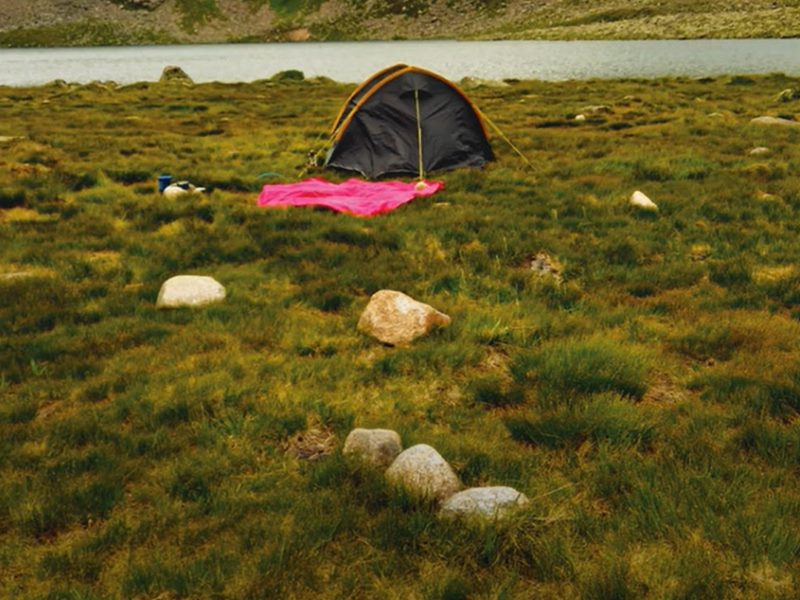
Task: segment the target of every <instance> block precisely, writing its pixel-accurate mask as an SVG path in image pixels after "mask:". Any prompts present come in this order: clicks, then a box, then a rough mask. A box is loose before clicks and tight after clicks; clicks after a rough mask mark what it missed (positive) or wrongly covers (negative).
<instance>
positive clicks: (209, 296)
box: [156, 275, 225, 308]
mask: <svg viewBox="0 0 800 600" xmlns="http://www.w3.org/2000/svg"><path fill="white" fill-rule="evenodd" d="M224 299H225V288H224V287H223V285H222V284H221V283H220V282H219V281H217V280H216V279H214V278H213V277H206V276H204V275H176V276H175V277H171V278H169V279H167V280H166V281H165V282H164V283H163V284H162V285H161V290H160V291H159V292H158V300H156V306H157V307H158V308H176V307H179V306H190V307H197V306H204V305H206V304H211V303H213V302H220V301H222V300H224Z"/></svg>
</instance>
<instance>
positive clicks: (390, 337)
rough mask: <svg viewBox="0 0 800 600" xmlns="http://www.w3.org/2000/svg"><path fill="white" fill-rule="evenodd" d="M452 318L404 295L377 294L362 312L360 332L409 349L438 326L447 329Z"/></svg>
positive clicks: (387, 291) (392, 293) (380, 292)
mask: <svg viewBox="0 0 800 600" xmlns="http://www.w3.org/2000/svg"><path fill="white" fill-rule="evenodd" d="M449 324H450V317H448V316H447V315H446V314H444V313H441V312H439V311H438V310H436V309H435V308H433V307H432V306H430V305H428V304H424V303H422V302H418V301H416V300H414V299H413V298H411V297H410V296H406V295H405V294H403V293H402V292H395V291H393V290H381V291H379V292H375V293H374V294H373V295H372V298H370V300H369V304H367V307H366V308H365V309H364V312H363V313H361V318H359V320H358V329H359V331H363V332H364V333H367V334H369V335H371V336H372V337H374V338H376V339H378V340H380V341H381V342H383V343H384V344H390V345H392V346H406V345H408V344H410V343H411V342H412V341H414V340H415V339H417V338H418V337H420V336H422V335H425V334H427V333H428V332H430V331H431V329H433V328H434V327H446V326H447V325H449Z"/></svg>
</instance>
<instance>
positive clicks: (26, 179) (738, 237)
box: [0, 75, 800, 599]
mask: <svg viewBox="0 0 800 600" xmlns="http://www.w3.org/2000/svg"><path fill="white" fill-rule="evenodd" d="M799 85H800V81H797V80H790V79H787V78H785V77H783V76H777V75H776V76H772V77H765V78H756V79H748V78H742V77H737V78H733V79H728V78H720V79H716V80H702V81H692V80H659V81H619V82H609V81H588V82H572V83H556V84H554V83H539V82H515V83H512V85H511V86H510V87H508V88H505V89H501V90H497V89H481V90H479V91H476V92H475V93H474V94H473V97H474V99H475V101H476V102H477V103H478V104H479V105H480V106H481V107H482V109H483V110H484V111H485V112H486V113H487V114H489V115H490V116H491V117H492V118H493V120H494V121H495V122H496V123H497V124H498V125H499V126H500V127H501V128H502V129H503V130H505V131H506V132H507V133H508V134H509V135H510V136H511V137H512V138H513V139H514V140H515V141H516V143H517V144H518V145H519V146H520V147H521V148H522V149H523V151H524V152H525V153H526V154H527V155H528V156H530V157H531V159H532V160H533V162H534V163H535V165H536V169H535V171H529V170H527V169H525V168H524V165H523V164H522V163H521V162H520V161H519V159H518V158H517V157H516V156H515V155H514V154H513V153H512V152H511V151H509V149H508V148H507V147H506V146H505V145H504V144H503V142H502V141H501V140H499V139H496V138H495V139H494V140H493V146H494V148H495V150H496V152H497V154H498V160H497V161H496V162H495V163H493V164H491V165H490V166H489V167H488V168H486V169H484V170H461V171H457V172H452V173H447V174H443V175H441V179H442V180H444V181H445V183H446V188H445V190H444V191H443V192H442V193H440V194H439V195H437V196H435V197H433V198H430V199H420V200H417V201H415V202H412V203H411V204H409V205H407V206H405V207H403V208H401V209H400V210H398V211H396V212H394V213H392V214H390V215H386V216H382V217H378V218H374V219H369V220H360V219H356V218H353V217H349V216H344V215H337V214H333V213H330V212H326V211H316V210H305V209H296V210H285V211H282V210H265V209H259V208H257V207H256V206H255V198H256V195H257V193H258V191H259V189H260V185H261V184H262V183H264V182H265V181H291V180H293V178H295V177H296V176H297V175H299V174H300V171H301V169H302V168H303V164H304V162H305V158H306V155H307V152H308V151H309V149H312V148H313V147H315V144H317V143H318V142H319V140H320V138H321V137H324V133H325V132H326V131H327V128H328V127H329V125H330V122H331V120H332V119H333V117H334V115H335V114H336V111H337V109H338V107H339V104H340V102H341V101H342V100H343V99H344V97H345V96H346V95H347V93H348V92H349V91H350V88H349V87H347V86H342V85H337V84H333V83H326V82H321V81H320V82H296V83H283V84H275V83H270V82H258V83H253V84H247V85H220V84H213V85H212V84H209V85H200V86H195V87H183V86H180V85H158V84H152V85H147V84H142V85H134V86H129V87H126V88H121V89H115V88H113V87H104V86H99V85H92V86H88V87H72V88H64V87H58V86H52V87H44V88H36V89H18V88H14V89H9V88H4V89H0V111H2V113H3V114H4V115H5V116H6V118H5V119H4V120H3V124H2V130H0V136H4V137H2V138H0V147H1V148H2V153H0V207H1V208H2V210H0V480H2V482H3V485H2V486H0V572H2V573H3V577H0V595H2V596H3V597H8V598H53V599H55V598H81V599H90V598H92V599H93V598H375V597H387V598H426V599H427V598H431V599H444V598H447V599H455V598H498V599H499V598H531V597H537V598H587V599H598V598H606V599H612V598H614V599H618V598H639V597H652V598H687V597H696V598H732V597H735V598H753V599H756V598H758V599H763V598H786V597H790V596H791V595H792V594H793V593H794V592H793V591H792V590H796V589H797V583H798V567H800V533H798V532H800V486H798V482H797V477H796V471H797V465H798V461H799V460H800V429H798V427H797V413H798V409H800V323H798V317H800V271H798V267H797V265H798V263H799V262H800V243H799V242H798V235H797V233H798V218H799V217H800V182H799V181H798V179H797V177H796V176H795V174H796V173H797V171H798V169H799V168H800V144H798V142H800V132H798V131H797V130H790V129H782V128H759V127H757V126H754V125H750V124H749V120H750V119H751V118H752V117H755V116H758V115H761V114H776V115H777V114H784V115H786V116H795V117H800V102H798V101H792V102H787V103H781V102H778V101H777V100H776V96H777V94H778V93H779V92H780V91H781V90H782V89H784V88H787V87H795V88H796V87H798V86H799ZM586 105H606V106H608V107H609V108H608V110H607V111H603V110H600V111H597V112H595V113H591V112H588V111H585V110H584V107H585V106H586ZM581 112H582V113H584V114H586V116H587V119H586V121H584V122H578V121H575V119H574V118H573V117H574V116H575V115H576V114H578V113H581ZM10 136H21V137H18V138H13V139H12V138H11V137H10ZM756 146H764V147H767V148H769V153H768V154H766V155H759V156H751V155H749V154H748V153H749V150H750V149H751V148H753V147H756ZM165 172H168V173H171V174H173V175H174V176H176V177H179V178H188V179H191V180H192V181H194V182H195V183H197V184H202V185H206V186H209V187H210V188H211V189H212V191H211V192H210V193H208V194H207V195H205V196H202V197H198V198H192V199H190V198H184V199H177V200H172V201H170V200H166V199H165V198H163V197H160V196H159V195H157V194H156V193H155V192H154V187H155V180H156V177H157V176H158V175H159V174H161V173H165ZM268 173H279V174H280V175H279V176H277V177H276V176H274V175H269V174H268ZM326 176H328V177H333V175H331V174H326ZM635 189H641V190H642V191H644V192H645V193H647V194H648V195H649V196H650V197H651V198H652V199H653V200H654V201H655V202H656V203H658V204H659V206H660V211H659V212H658V214H656V215H643V214H639V213H637V212H635V211H634V210H632V209H631V208H629V207H628V206H627V198H628V197H629V195H630V194H631V192H633V191H634V190H635ZM540 251H545V252H547V253H548V254H549V255H550V256H551V257H553V259H555V260H558V261H559V262H560V263H561V264H562V266H563V275H564V282H563V283H556V282H554V281H551V280H541V279H539V278H538V277H537V275H535V274H534V273H532V272H531V270H530V268H529V261H530V259H531V257H532V256H533V255H534V254H536V253H537V252H540ZM180 273H194V274H203V275H211V276H213V277H215V278H217V279H218V280H219V281H220V282H222V283H223V284H224V285H225V286H226V287H227V290H228V298H227V299H226V300H225V302H224V303H221V304H218V305H214V306H211V307H207V308H204V309H197V310H186V309H180V310H169V311H163V310H156V308H155V306H154V302H155V299H156V296H157V293H158V290H159V287H160V285H161V283H162V282H163V281H164V280H165V279H167V278H168V277H171V276H173V275H176V274H180ZM381 288H390V289H398V290H402V291H405V292H406V293H409V294H411V295H413V296H415V297H416V298H418V299H420V300H423V301H425V302H429V303H431V304H432V305H434V306H435V307H437V308H439V309H441V310H443V311H444V312H446V313H448V314H449V315H450V316H451V317H452V319H453V323H452V325H451V326H450V327H449V328H448V329H445V330H442V331H440V332H438V333H436V334H434V335H432V336H430V337H427V338H425V339H423V340H420V341H418V342H417V343H415V344H413V345H412V346H411V347H409V348H404V349H403V348H389V347H384V346H381V345H380V344H378V343H376V342H375V341H373V340H371V339H369V338H367V337H365V336H363V335H361V334H359V333H358V332H357V331H356V328H355V325H356V322H357V319H358V316H359V314H360V312H361V311H362V310H363V308H364V306H365V305H366V302H367V300H368V298H369V295H370V294H371V293H373V292H374V291H376V290H378V289H381ZM354 426H364V427H383V428H392V429H396V430H397V431H398V432H400V434H401V436H402V438H403V442H404V444H405V445H406V446H410V445H412V444H415V443H427V444H431V445H433V446H434V447H436V448H437V449H438V450H439V451H440V452H441V453H442V454H443V455H444V457H445V458H446V459H447V460H448V461H450V463H451V464H452V465H453V466H454V468H455V469H456V470H457V472H458V474H459V476H460V477H461V479H462V480H463V481H464V483H465V484H467V485H482V484H494V485H512V486H514V487H516V488H517V489H519V490H520V491H523V492H524V493H525V494H527V495H528V496H529V497H530V498H531V499H532V502H531V505H530V506H529V508H528V509H527V510H526V511H524V512H523V513H521V514H520V515H519V516H518V517H517V518H515V519H513V520H512V521H511V522H508V523H505V524H503V523H500V524H496V525H490V526H487V527H485V528H483V529H481V528H470V527H464V526H460V525H454V524H448V523H444V522H441V521H440V520H438V519H437V517H436V508H435V507H434V506H432V505H429V504H425V503H416V502H414V501H411V500H409V499H407V498H404V497H401V496H399V495H398V494H397V493H395V492H393V491H392V490H390V489H388V488H387V487H386V485H385V484H384V482H383V480H382V478H381V477H380V475H379V474H374V473H371V472H369V471H365V470H363V469H361V468H359V467H358V466H357V465H354V464H351V463H349V462H348V461H346V460H344V458H343V457H342V455H341V445H342V442H343V440H344V437H345V436H346V435H347V433H348V432H349V431H350V429H351V428H353V427H354ZM298 434H301V436H299V435H298ZM330 435H334V436H335V440H336V442H335V444H334V445H333V447H332V452H331V453H330V454H329V455H327V456H325V457H323V458H321V459H319V460H316V461H309V460H304V459H303V458H302V455H303V453H302V452H297V450H298V448H301V449H302V444H303V443H304V442H303V441H301V437H302V439H312V440H313V439H314V438H315V437H328V436H330ZM298 456H300V458H298Z"/></svg>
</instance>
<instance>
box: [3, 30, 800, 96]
mask: <svg viewBox="0 0 800 600" xmlns="http://www.w3.org/2000/svg"><path fill="white" fill-rule="evenodd" d="M398 62H404V63H408V64H414V65H419V66H422V67H426V68H428V69H431V70H434V71H437V72H439V73H441V74H442V75H444V76H446V77H449V78H451V79H460V78H461V77H464V76H467V75H470V76H473V77H479V78H486V79H504V78H519V79H542V80H548V81H559V80H566V79H591V78H606V79H607V78H622V77H647V78H650V77H664V76H678V75H684V76H691V77H699V76H713V75H723V74H745V73H751V74H758V73H774V72H782V73H786V74H788V75H800V39H789V40H670V41H575V42H541V41H535V42H527V41H507V42H455V41H421V42H324V43H323V42H320V43H305V44H218V45H195V46H137V47H109V48H104V47H103V48H36V49H6V50H0V85H12V86H23V85H39V84H43V83H47V82H49V81H52V80H54V79H64V80H67V81H71V82H78V83H88V82H90V81H95V80H100V81H106V80H113V81H117V82H119V83H132V82H136V81H155V80H157V79H158V78H159V77H160V75H161V71H162V69H163V68H164V67H165V66H166V65H178V66H180V67H182V68H183V69H184V71H186V72H187V73H188V74H189V76H190V77H191V78H192V79H194V80H195V81H196V82H207V81H224V82H243V81H254V80H257V79H265V78H268V77H270V76H272V75H274V74H275V73H276V72H278V71H282V70H285V69H300V70H302V71H303V72H304V73H305V74H306V76H307V77H314V76H318V75H324V76H326V77H331V78H332V79H336V80H338V81H346V82H358V81H362V80H363V79H365V78H366V77H368V76H369V75H371V74H372V73H374V72H375V71H378V70H379V69H382V68H384V67H386V66H387V65H390V64H394V63H398Z"/></svg>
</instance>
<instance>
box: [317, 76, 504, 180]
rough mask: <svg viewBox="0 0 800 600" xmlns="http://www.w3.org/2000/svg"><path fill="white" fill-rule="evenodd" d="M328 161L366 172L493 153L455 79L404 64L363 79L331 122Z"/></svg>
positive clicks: (475, 161) (466, 160) (466, 161)
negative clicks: (332, 122) (451, 80)
mask: <svg viewBox="0 0 800 600" xmlns="http://www.w3.org/2000/svg"><path fill="white" fill-rule="evenodd" d="M332 137H333V147H332V148H331V149H330V151H329V152H328V156H327V158H326V160H325V166H326V167H333V168H337V169H344V170H348V171H356V172H358V173H361V175H363V176H365V177H368V178H377V177H381V176H384V175H401V174H410V175H419V176H420V177H423V176H424V174H425V173H428V172H430V171H439V170H446V169H455V168H459V167H479V166H482V165H483V164H485V163H486V162H487V161H490V160H492V159H493V158H494V155H493V154H492V149H491V146H490V145H489V142H488V140H487V134H486V129H485V128H484V125H483V122H482V121H481V119H480V117H479V112H478V110H477V108H476V107H475V106H474V105H473V104H472V102H471V101H470V100H469V98H467V97H466V95H465V94H464V92H462V91H461V90H460V89H459V88H458V87H457V86H456V85H455V84H453V83H452V82H450V81H448V80H446V79H445V78H443V77H441V76H439V75H437V74H435V73H432V72H430V71H426V70H424V69H420V68H418V67H409V66H406V65H394V66H392V67H389V68H388V69H384V70H383V71H380V72H378V73H376V74H375V75H373V76H372V77H371V78H369V79H367V80H366V81H365V82H364V83H362V84H361V85H360V86H359V87H358V88H356V90H355V91H354V92H353V93H352V94H351V96H350V97H349V98H348V99H347V100H346V101H345V103H344V105H343V106H342V109H341V110H340V111H339V114H338V116H337V117H336V121H335V123H334V126H333V134H332Z"/></svg>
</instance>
